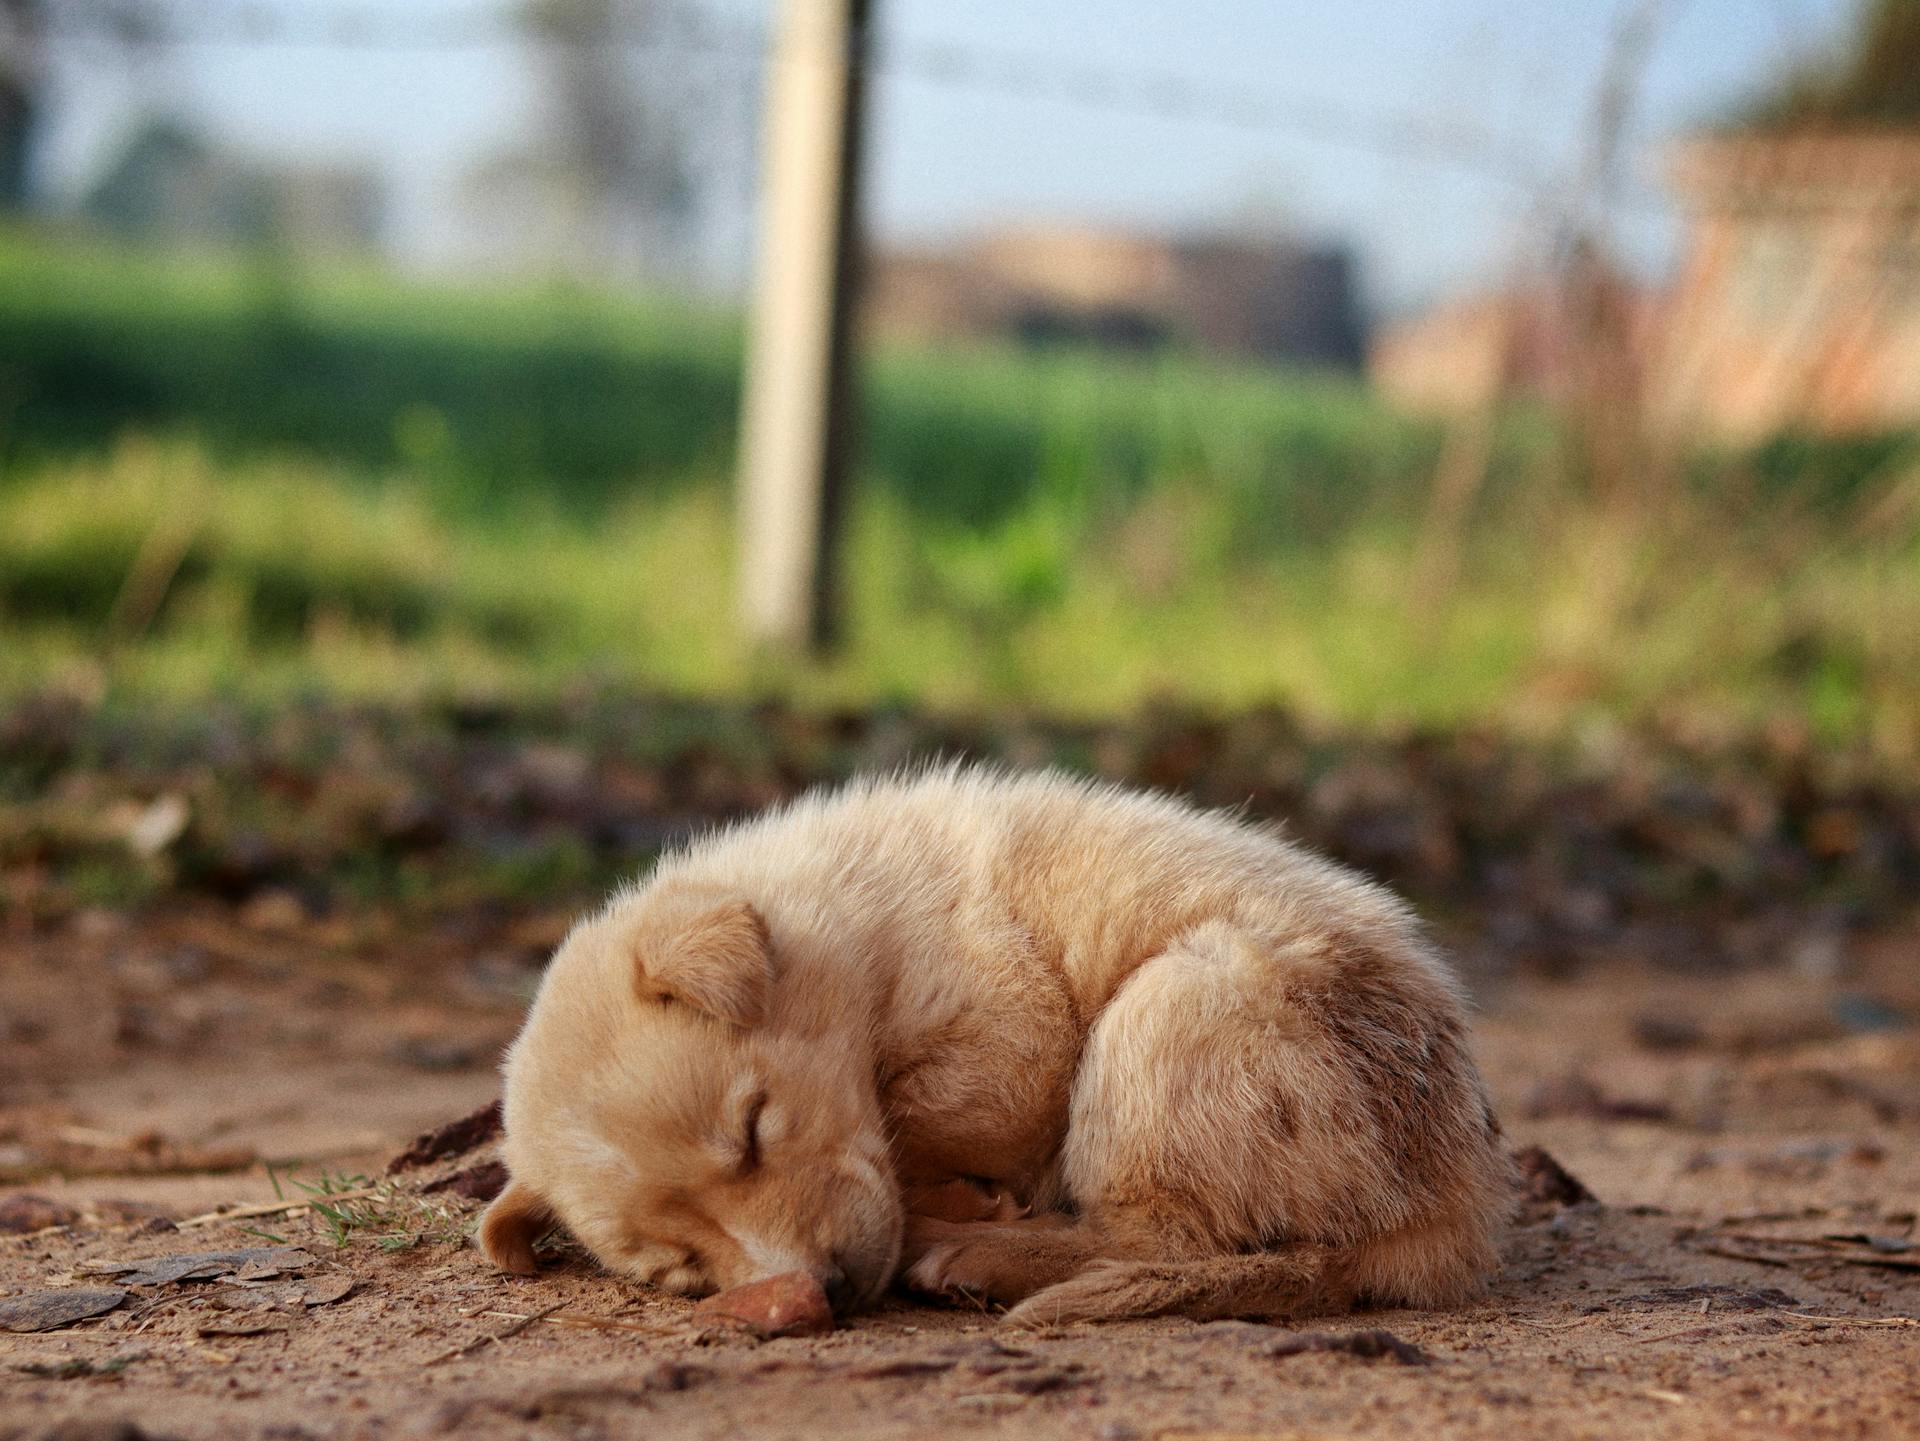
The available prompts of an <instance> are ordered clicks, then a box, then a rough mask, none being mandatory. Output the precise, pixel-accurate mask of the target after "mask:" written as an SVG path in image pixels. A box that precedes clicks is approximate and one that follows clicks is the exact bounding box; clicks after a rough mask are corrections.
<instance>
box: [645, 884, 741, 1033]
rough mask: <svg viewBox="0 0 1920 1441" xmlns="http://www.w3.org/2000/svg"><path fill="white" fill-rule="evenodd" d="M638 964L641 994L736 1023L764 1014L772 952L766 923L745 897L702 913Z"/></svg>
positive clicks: (737, 1024)
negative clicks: (669, 1000)
mask: <svg viewBox="0 0 1920 1441" xmlns="http://www.w3.org/2000/svg"><path fill="white" fill-rule="evenodd" d="M639 963H640V974H639V977H638V981H639V985H640V991H641V994H642V995H646V996H652V997H661V996H665V997H669V998H671V999H673V1000H676V1001H680V1002H683V1003H684V1004H686V1005H689V1006H692V1007H693V1008H694V1009H695V1010H696V1011H704V1012H705V1013H706V1014H707V1015H709V1016H715V1017H718V1018H719V1019H720V1020H723V1021H727V1022H730V1023H731V1024H733V1025H736V1026H751V1025H754V1024H756V1023H757V1022H758V1021H759V1020H760V1018H761V1017H762V1016H763V1015H765V1014H766V1009H767V996H768V993H769V992H770V991H772V989H773V952H772V949H771V947H770V946H769V945H768V942H767V923H766V922H765V921H763V920H762V919H761V918H760V912H758V911H756V910H755V909H754V908H753V906H752V905H751V904H749V903H748V902H746V901H726V902H723V903H722V904H720V905H717V906H715V907H713V908H712V909H711V910H707V911H702V912H700V913H699V914H698V915H696V916H695V917H694V918H693V919H692V920H690V921H688V922H687V923H686V924H684V925H683V926H681V927H680V928H679V929H678V930H676V931H675V932H674V933H673V934H672V935H670V936H668V937H666V938H665V939H664V940H663V941H662V942H661V943H660V945H658V946H657V947H655V948H653V950H652V953H651V954H647V955H642V956H641V957H639Z"/></svg>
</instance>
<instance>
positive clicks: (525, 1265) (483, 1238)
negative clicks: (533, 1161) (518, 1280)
mask: <svg viewBox="0 0 1920 1441" xmlns="http://www.w3.org/2000/svg"><path fill="white" fill-rule="evenodd" d="M556 1219H557V1218H556V1217H555V1216H554V1214H553V1211H552V1210H551V1209H550V1208H549V1207H548V1205H547V1203H546V1202H545V1201H543V1200H541V1199H540V1197H538V1196H536V1195H535V1194H534V1193H533V1191H532V1190H531V1189H529V1188H528V1187H526V1186H523V1185H521V1184H520V1182H518V1181H509V1182H507V1189H506V1190H504V1191H502V1192H501V1193H500V1195H499V1197H498V1198H497V1199H496V1200H495V1201H494V1203H493V1204H492V1205H491V1206H489V1207H487V1214H486V1215H484V1216H482V1217H481V1218H480V1232H479V1241H480V1249H481V1250H482V1251H484V1252H486V1253H487V1259H488V1260H489V1261H491V1262H493V1264H494V1265H496V1266H498V1267H499V1268H500V1269H501V1270H503V1271H512V1272H513V1273H514V1274H515V1275H518V1276H531V1275H532V1274H533V1273H534V1272H535V1271H537V1270H538V1269H539V1265H538V1263H537V1262H536V1261H535V1260H534V1258H533V1243H534V1242H535V1241H538V1240H539V1239H540V1237H541V1235H542V1234H543V1233H545V1232H546V1231H547V1230H548V1229H549V1228H551V1227H552V1225H553V1223H554V1221H555V1220H556Z"/></svg>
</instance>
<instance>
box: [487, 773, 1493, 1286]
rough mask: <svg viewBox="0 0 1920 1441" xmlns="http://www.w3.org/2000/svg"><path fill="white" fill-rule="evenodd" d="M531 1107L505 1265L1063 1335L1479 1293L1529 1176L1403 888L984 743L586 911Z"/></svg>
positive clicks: (545, 1018) (502, 1233) (802, 812)
mask: <svg viewBox="0 0 1920 1441" xmlns="http://www.w3.org/2000/svg"><path fill="white" fill-rule="evenodd" d="M506 1122H507V1141H506V1150H507V1160H508V1164H509V1168H510V1170H511V1171H512V1174H513V1178H514V1179H513V1183H512V1185H511V1187H510V1188H509V1190H508V1191H507V1193H506V1194H505V1195H503V1196H502V1197H501V1199H500V1200H499V1201H498V1202H496V1203H495V1205H494V1207H493V1209H492V1210H491V1211H490V1212H489V1213H488V1215H487V1217H486V1220H485V1222H484V1223H483V1226H482V1231H481V1243H482V1245H483V1246H485V1247H486V1249H487V1251H488V1252H489V1254H490V1255H492V1256H493V1257H494V1259H495V1260H496V1261H498V1262H500V1263H501V1264H502V1265H505V1266H507V1267H509V1268H512V1269H520V1270H526V1269H531V1267H532V1265H533V1243H534V1241H535V1239H536V1238H537V1236H538V1234H539V1233H540V1232H541V1231H542V1230H544V1229H545V1228H547V1227H548V1226H550V1225H551V1224H552V1223H553V1222H554V1221H556V1220H558V1221H563V1222H565V1223H566V1224H567V1225H568V1226H569V1227H570V1228H571V1229H572V1230H573V1231H574V1233H575V1234H576V1235H577V1236H578V1237H579V1238H580V1240H581V1241H582V1242H583V1243H584V1244H585V1245H586V1246H587V1247H588V1248H589V1249H591V1250H592V1251H593V1252H594V1254H595V1255H596V1256H598V1257H599V1258H600V1259H601V1261H602V1262H603V1263H605V1264H606V1265H608V1266H609V1267H611V1268H613V1269H615V1270H619V1271H622V1272H625V1273H627V1274H629V1275H632V1276H635V1277H637V1278H639V1279H641V1280H646V1281H651V1282H655V1283H658V1284H661V1285H664V1286H666V1287H668V1288H670V1289H675V1290H681V1291H700V1290H705V1289H710V1288H712V1287H717V1286H728V1285H735V1284H738V1283H741V1282H743V1281H747V1280H751V1279H755V1278H757V1277H759V1276H763V1275H767V1274H771V1273H774V1272H778V1271H784V1270H791V1269H795V1268H803V1269H807V1270H811V1271H813V1272H814V1273H815V1274H817V1275H819V1276H820V1277H821V1278H822V1279H823V1280H824V1281H826V1282H827V1283H828V1284H829V1287H830V1290H831V1291H832V1292H833V1293H834V1294H835V1297H836V1300H838V1301H840V1302H842V1303H844V1304H860V1303H864V1302H867V1301H870V1300H872V1299H873V1298H874V1297H875V1296H877V1295H878V1294H879V1292H880V1291H881V1290H882V1289H884V1288H885V1287H886V1285H887V1284H888V1283H889V1282H890V1281H891V1280H893V1279H895V1278H896V1276H897V1277H898V1278H899V1279H901V1280H902V1281H903V1282H904V1283H905V1284H907V1285H909V1286H911V1287H914V1288H917V1289H920V1290H924V1291H929V1292H936V1293H948V1294H962V1293H964V1294H971V1295H981V1296H986V1297H989V1298H992V1299H993V1300H996V1301H1000V1302H1003V1303H1006V1304H1009V1305H1012V1306H1014V1308H1015V1309H1014V1311H1013V1313H1012V1318H1013V1319H1014V1320H1016V1321H1020V1322H1028V1323H1039V1322H1048V1321H1055V1320H1062V1321H1064V1320H1078V1319H1106V1318H1117V1317H1123V1316H1143V1315H1157V1314H1168V1313H1178V1314H1185V1315H1192V1316H1231V1315H1255V1314H1282V1313H1299V1312H1304V1311H1311V1310H1317V1309H1326V1308H1329V1307H1336V1306H1344V1305H1347V1304H1350V1303H1352V1302H1354V1301H1356V1300H1371V1301H1375V1302H1381V1303H1393V1304H1408V1305H1422V1306H1424V1305H1436V1304H1442V1303H1445V1302H1450V1301H1454V1300H1457V1299H1459V1298H1461V1297H1463V1296H1466V1295H1468V1294H1470V1293H1471V1292H1472V1291H1474V1290H1475V1288H1476V1287H1477V1286H1478V1285H1479V1284H1480V1282H1481V1280H1482V1279H1483V1278H1484V1277H1485V1276H1486V1275H1487V1273H1488V1272H1489V1271H1490V1270H1491V1268H1492V1267H1493V1265H1494V1263H1495V1250H1496V1242H1497V1237H1498V1233H1499V1229H1500V1226H1501V1223H1502V1221H1503V1218H1504V1215H1505V1212H1506V1210H1507V1206H1508V1196H1509V1176H1508V1172H1507V1163H1506V1161H1505V1159H1504V1157H1503V1155H1502V1153H1501V1151H1500V1149H1499V1147H1498V1145H1497V1143H1496V1131H1495V1127H1494V1124H1493V1121H1492V1117H1491V1115H1490V1113H1489V1112H1488V1109H1487V1106H1486V1102H1485V1099H1484V1096H1483V1092H1482V1088H1481V1084H1480V1081H1479V1078H1478V1076H1477V1074H1476V1072H1475V1070H1474V1067H1473V1063H1472V1061H1471V1059H1470V1057H1469V1054H1468V1050H1467V1039H1466V1022H1465V1014H1464V1007H1463V1004H1462V1000H1461V996H1460V992H1459V989H1458V987H1457V985H1456V984H1455V982H1454V980H1453V978H1452V976H1451V975H1450V974H1449V973H1448V971H1447V969H1446V967H1445V966H1444V964H1443V963H1442V962H1441V960H1440V959H1439V958H1438V956H1436V954H1435V953H1434V951H1433V949H1432V948H1431V947H1430V946H1429V945H1428V944H1427V942H1426V941H1425V940H1424V939H1423V938H1422V936H1421V934H1420V931H1419V928H1418V927H1417V925H1416V923H1415V921H1414V919H1413V918H1412V916H1411V914H1410V913H1409V912H1408V910H1407V909H1406V907H1405V906H1403V905H1402V904H1401V903H1400V902H1399V901H1397V900H1396V899H1394V898H1393V897H1392V896H1391V895H1389V894H1388V893H1387V892H1386V891H1385V890H1383V889H1381V888H1380V887H1378V886H1375V885H1373V884H1371V883H1369V882H1367V881H1365V880H1363V879H1361V878H1360V877H1358V876H1356V875H1355V874H1353V873H1352V872H1350V871H1347V870H1344V869H1341V868H1340V867H1338V866H1335V865H1333V864H1331V863H1330V862H1328V861H1325V860H1323V859H1321V858H1319V857H1317V856H1314V855H1312V854H1310V853H1308V852H1307V851H1305V850H1302V849H1301V848H1299V847H1298V846H1295V845H1292V844H1290V843H1288V842H1287V841H1285V840H1283V839H1281V838H1280V837H1279V836H1277V835H1276V834H1274V833H1273V832H1271V831H1268V830H1265V829H1262V828H1259V827H1256V826H1253V825H1249V824H1246V823H1244V822H1242V821H1240V820H1237V819H1234V818H1232V817H1229V816H1224V815H1218V814H1208V813H1203V812H1200V811H1196V810H1194V809H1192V808H1191V807H1189V806H1186V805H1183V804H1181V803H1179V802H1176V801H1173V800H1169V799H1165V798H1161V797H1157V796H1151V795H1143V794H1137V793H1132V792H1128V791H1124V790H1121V789H1118V788H1115V787H1112V786H1105V785H1094V784H1087V783H1083V782H1080V781H1076V780H1070V779H1067V778H1064V777H1061V776H1058V775H1045V774H1043V775H1032V776H1007V775H1003V774H1000V773H996V772H992V771H984V770H976V769H964V768H957V767H949V768H942V769H936V770H931V771H927V772H924V773H918V774H913V775H908V776H903V777H896V778H888V779H875V780H864V781H858V782H855V783H853V784H851V785H849V786H847V787H846V788H844V789H842V790H839V791H834V792H816V793H814V794H811V795H808V796H807V797H805V798H803V799H801V800H800V801H798V802H796V803H795V804H793V805H791V806H788V807H786V808H785V809H782V810H779V811H776V812H773V813H771V814H769V815H767V816H764V817H762V818H760V819H758V820H755V821H753V822H751V823H748V824H744V825H740V826H737V827H734V828H731V829H728V830H724V831H721V832H719V833H717V834H715V835H712V836H710V837H708V838H706V839H704V840H702V841H700V842H698V843H696V844H694V845H692V846H691V847H689V848H687V849H686V850H684V851H682V852H680V853H677V854H674V855H671V856H668V857H667V858H665V859H663V860H662V861H661V863H660V864H659V865H658V866H657V867H656V868H655V870H654V872H653V874H652V876H651V877H650V878H649V879H648V880H646V881H645V882H644V883H643V884H641V885H639V886H637V887H635V888H633V889H631V890H628V891H625V892H623V893H621V894H620V895H618V896H616V897H615V898H614V899H613V900H612V902H611V903H610V904H608V905H607V907H606V908H605V909H604V910H603V911H601V912H600V913H599V914H598V915H596V916H594V917H592V918H591V919H588V920H586V921H584V922H582V923H581V924H580V925H579V926H578V927H577V928H576V929H575V930H574V932H573V934H572V935H571V936H570V937H569V938H568V939H567V941H566V943H565V944H564V945H563V946H562V947H561V949H560V951H559V953H558V954H557V955H556V956H555V957H554V960H553V963H552V965H551V967H550V968H549V970H548V972H547V976H546V979H545V982H544V983H543V985H542V987H541V990H540V994H539V997H538V998H537V1000H536V1001H535V1003H534V1006H533V1009H532V1012H531V1014H530V1015H529V1017H528V1020H527V1024H526V1027H525V1029H524V1031H523V1032H522V1034H521V1036H520V1038H519V1040H518V1041H517V1042H516V1043H515V1045H514V1047H513V1050H512V1052H511V1054H510V1056H509V1059H508V1062H507V1066H506Z"/></svg>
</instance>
